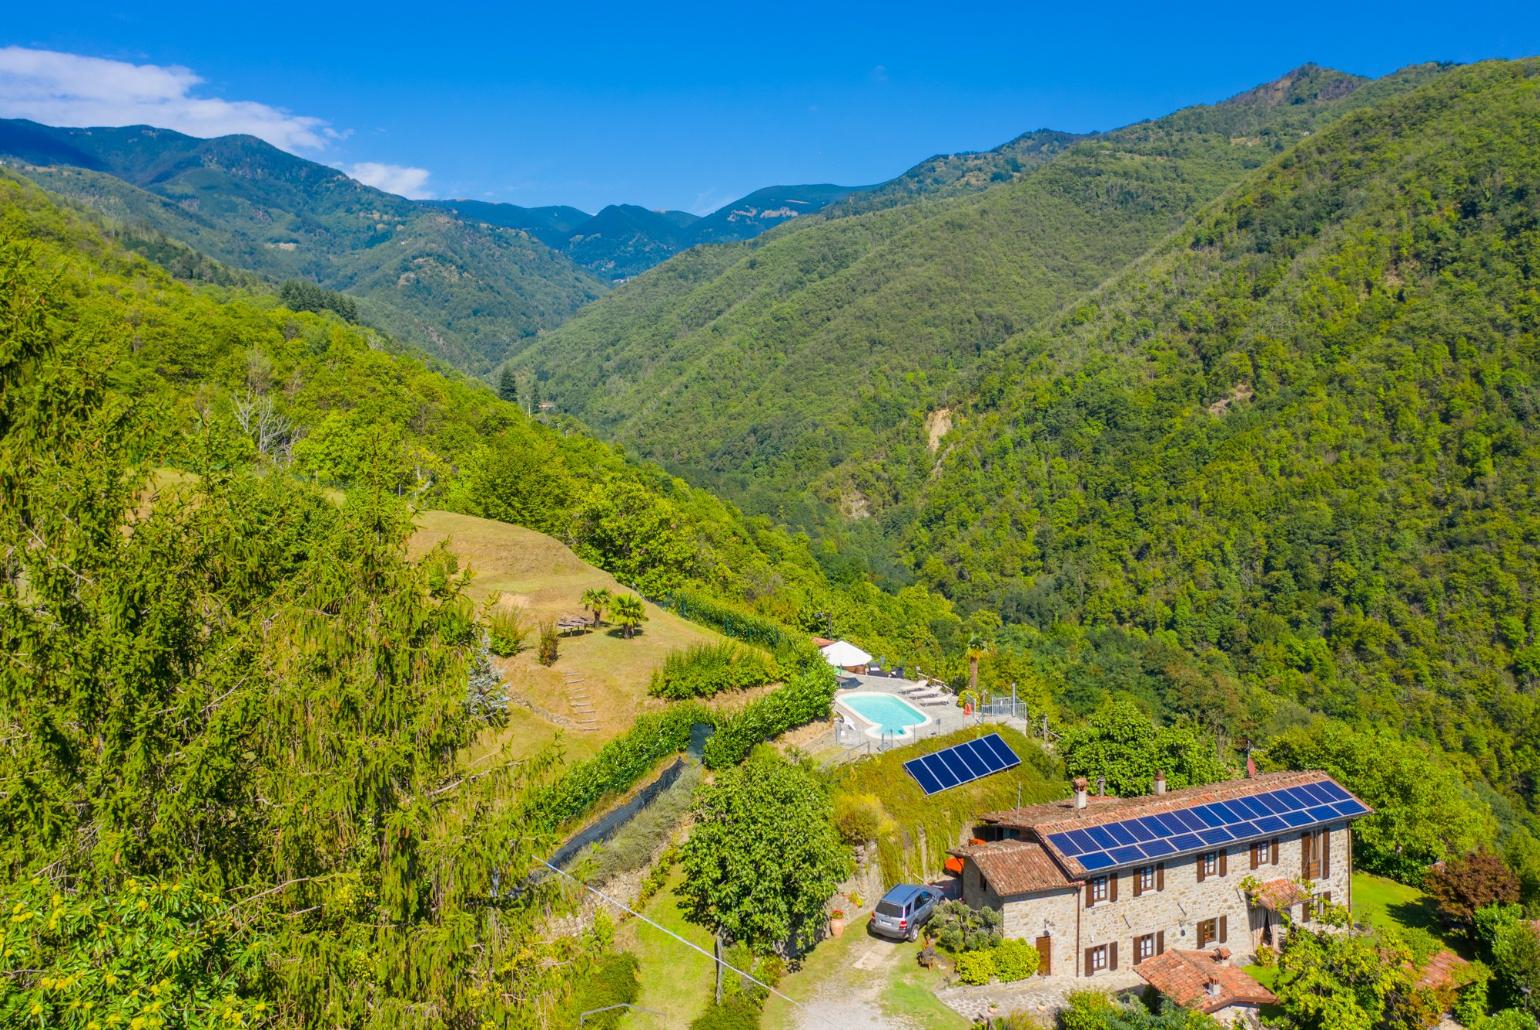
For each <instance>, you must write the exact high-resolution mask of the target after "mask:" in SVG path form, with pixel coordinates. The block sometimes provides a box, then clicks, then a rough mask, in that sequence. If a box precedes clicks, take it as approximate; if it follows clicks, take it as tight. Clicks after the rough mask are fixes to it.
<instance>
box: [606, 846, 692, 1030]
mask: <svg viewBox="0 0 1540 1030" xmlns="http://www.w3.org/2000/svg"><path fill="white" fill-rule="evenodd" d="M679 879H680V874H679V872H678V870H677V869H676V870H675V872H674V875H673V876H671V877H670V878H669V881H668V885H667V886H666V887H665V888H664V889H663V890H661V891H659V892H658V893H657V894H656V895H655V896H654V897H653V898H652V900H651V901H649V902H648V903H647V905H646V907H645V908H643V909H642V914H643V915H645V916H647V917H648V918H649V919H652V920H655V921H656V922H658V923H660V924H662V925H663V926H666V927H668V928H669V929H670V930H672V931H674V932H675V933H677V934H679V936H681V937H683V938H684V939H685V940H687V941H690V942H691V943H693V944H697V945H699V946H700V947H702V948H704V949H706V952H707V954H706V955H702V954H701V953H700V952H698V951H695V950H694V949H692V948H688V947H686V946H685V945H683V944H681V943H679V942H678V941H676V940H674V938H672V937H670V936H668V935H667V934H665V933H662V932H661V931H659V930H658V929H657V928H655V927H652V926H649V925H648V924H646V923H644V922H642V921H641V920H639V919H632V920H629V921H628V922H627V923H626V924H625V926H624V927H623V928H622V930H621V932H620V934H619V942H620V945H621V947H623V948H624V949H625V950H626V951H629V952H631V953H632V954H633V955H635V956H636V957H637V960H638V962H639V963H640V968H639V969H638V971H637V975H638V978H639V980H640V982H641V990H640V991H639V992H638V994H637V996H636V1002H635V1004H636V1005H638V1006H639V1007H640V1008H643V1009H653V1010H655V1011H656V1012H657V1013H661V1015H653V1014H649V1013H645V1012H637V1011H633V1012H632V1013H631V1014H630V1015H628V1016H626V1017H625V1018H624V1019H622V1020H621V1023H620V1025H621V1026H622V1027H626V1028H628V1030H643V1028H646V1030H652V1028H656V1030H670V1028H674V1027H684V1026H689V1025H690V1021H691V1020H693V1019H695V1017H696V1016H699V1015H700V1014H701V1013H702V1012H704V1011H705V1010H706V1006H707V1004H708V1003H709V1002H710V1001H711V995H712V992H713V991H714V990H715V988H716V979H715V976H714V973H713V965H712V961H711V959H710V958H709V957H708V956H709V955H710V952H711V935H710V934H709V933H707V932H706V931H705V930H702V929H701V928H700V927H698V926H696V925H695V924H694V923H687V922H685V919H684V916H683V915H681V914H680V912H679V904H678V901H677V899H676V898H675V897H674V888H675V887H676V886H677V885H678V883H679Z"/></svg>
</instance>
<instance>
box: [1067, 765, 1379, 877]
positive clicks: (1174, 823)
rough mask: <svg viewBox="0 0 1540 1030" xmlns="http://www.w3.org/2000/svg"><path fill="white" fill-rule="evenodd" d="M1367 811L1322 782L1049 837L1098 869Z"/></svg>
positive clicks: (1087, 865) (1088, 867) (1084, 863)
mask: <svg viewBox="0 0 1540 1030" xmlns="http://www.w3.org/2000/svg"><path fill="white" fill-rule="evenodd" d="M1368 811H1369V810H1368V808H1366V807H1364V805H1363V804H1361V803H1360V802H1358V801H1357V800H1356V799H1354V798H1353V796H1352V795H1351V794H1349V793H1348V792H1347V791H1345V790H1343V789H1342V788H1341V787H1339V786H1337V784H1335V783H1332V782H1330V781H1322V782H1320V783H1307V784H1301V785H1300V786H1297V787H1282V788H1279V789H1278V790H1272V791H1267V792H1265V793H1261V794H1253V795H1248V796H1246V797H1239V798H1231V799H1230V800H1228V801H1214V802H1210V803H1209V804H1206V805H1197V806H1194V807H1192V808H1178V809H1176V810H1174V811H1170V812H1162V813H1160V814H1158V815H1146V816H1139V817H1136V818H1133V819H1124V820H1121V821H1118V822H1110V823H1102V824H1100V825H1098V826H1089V827H1082V828H1080V829H1075V830H1066V831H1064V832H1061V833H1053V834H1049V836H1048V840H1049V843H1051V844H1053V846H1054V847H1056V848H1058V849H1059V850H1060V851H1061V852H1062V853H1063V854H1064V855H1065V856H1067V857H1070V858H1074V859H1075V860H1076V861H1078V862H1079V863H1080V864H1081V866H1082V867H1083V868H1085V869H1086V870H1088V871H1093V872H1094V871H1096V870H1100V869H1109V868H1111V867H1113V866H1120V865H1132V864H1135V863H1137V862H1139V861H1140V860H1141V859H1146V858H1162V857H1164V856H1167V855H1173V854H1177V853H1182V852H1192V851H1200V850H1204V849H1207V848H1212V847H1218V846H1220V845H1223V844H1228V843H1230V842H1231V841H1246V840H1254V839H1256V838H1258V837H1265V836H1268V835H1269V834H1274V833H1279V832H1281V831H1283V830H1285V829H1289V828H1294V829H1298V828H1301V827H1305V826H1314V825H1318V824H1320V823H1326V822H1331V821H1333V820H1335V819H1341V818H1344V817H1352V816H1359V815H1363V814H1365V813H1366V812H1368Z"/></svg>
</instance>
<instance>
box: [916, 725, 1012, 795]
mask: <svg viewBox="0 0 1540 1030" xmlns="http://www.w3.org/2000/svg"><path fill="white" fill-rule="evenodd" d="M1020 764H1021V759H1019V758H1017V757H1016V752H1014V751H1012V750H1011V748H1010V745H1008V744H1006V742H1005V741H1004V740H1002V739H1001V738H1000V734H998V733H991V734H988V735H987V736H983V737H979V738H977V739H976V740H970V741H968V742H967V743H964V744H957V745H955V746H954V747H948V748H942V749H941V750H940V751H933V752H931V753H930V754H928V755H923V756H921V757H920V758H911V759H910V760H909V761H907V762H905V763H904V771H905V772H907V773H908V774H909V775H910V776H913V777H914V779H915V782H916V783H918V784H919V785H920V789H921V790H923V791H924V792H925V793H926V794H935V793H938V792H939V791H943V790H948V789H950V788H952V787H959V786H961V785H963V784H964V783H972V782H973V781H974V780H977V779H981V778H982V777H985V776H988V775H990V774H991V773H997V772H1001V771H1003V770H1005V769H1010V768H1012V767H1013V766H1018V765H1020Z"/></svg>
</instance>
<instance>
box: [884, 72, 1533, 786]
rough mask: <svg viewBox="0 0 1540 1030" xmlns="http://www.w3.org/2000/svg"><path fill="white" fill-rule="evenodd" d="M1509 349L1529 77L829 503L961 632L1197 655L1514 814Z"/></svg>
mask: <svg viewBox="0 0 1540 1030" xmlns="http://www.w3.org/2000/svg"><path fill="white" fill-rule="evenodd" d="M1537 328H1540V62H1537V61H1523V62H1514V63H1495V62H1494V63H1489V64H1481V65H1475V66H1471V67H1465V68H1459V69H1453V70H1449V71H1446V72H1444V73H1443V74H1441V75H1438V76H1435V77H1433V78H1432V79H1431V80H1430V81H1427V82H1426V83H1425V84H1424V85H1422V86H1420V87H1419V88H1417V89H1416V90H1413V91H1410V92H1406V93H1403V94H1401V95H1397V96H1392V97H1388V98H1385V99H1382V100H1381V101H1379V102H1377V103H1375V104H1373V105H1372V106H1369V107H1367V108H1366V109H1364V110H1361V111H1358V112H1357V113H1355V114H1352V115H1350V116H1346V117H1343V118H1341V119H1340V120H1338V121H1336V122H1335V123H1333V124H1331V125H1329V126H1327V127H1325V128H1324V129H1322V130H1321V131H1319V132H1316V133H1314V134H1313V135H1311V136H1310V137H1308V138H1307V139H1305V140H1304V141H1303V142H1301V143H1300V144H1299V145H1297V146H1296V147H1295V148H1293V149H1291V150H1289V151H1287V152H1285V153H1284V154H1283V155H1282V156H1281V157H1279V158H1278V159H1276V160H1274V161H1272V162H1270V163H1269V164H1268V165H1267V166H1266V167H1265V168H1264V169H1262V170H1261V171H1259V172H1258V173H1256V174H1253V175H1250V176H1248V177H1246V178H1245V179H1244V180H1243V181H1241V182H1240V183H1239V184H1238V186H1237V187H1236V188H1235V189H1232V190H1231V191H1229V192H1228V193H1227V194H1226V195H1225V196H1224V197H1223V198H1222V199H1220V200H1219V201H1218V202H1217V203H1215V204H1212V205H1210V206H1208V207H1206V208H1204V209H1203V210H1202V211H1201V212H1199V213H1198V214H1197V216H1196V217H1195V218H1194V219H1192V220H1191V221H1190V222H1188V223H1187V224H1186V225H1184V226H1183V227H1182V229H1181V230H1180V231H1179V232H1178V233H1176V234H1174V235H1173V236H1171V237H1170V238H1169V239H1168V240H1167V241H1166V242H1165V243H1164V244H1163V245H1162V246H1161V247H1159V248H1157V250H1156V251H1155V252H1154V253H1153V254H1151V255H1149V256H1148V257H1147V258H1145V259H1144V260H1141V261H1140V262H1138V263H1137V264H1136V265H1135V266H1134V267H1132V268H1130V269H1129V270H1128V271H1126V272H1125V273H1123V274H1121V275H1120V276H1118V277H1117V278H1116V279H1115V280H1114V281H1112V282H1111V283H1110V284H1108V285H1107V286H1105V287H1104V288H1102V289H1100V290H1098V291H1095V292H1093V293H1091V294H1089V295H1087V296H1085V297H1083V298H1081V299H1080V300H1079V301H1078V302H1077V303H1075V304H1074V305H1073V306H1072V307H1071V308H1070V309H1068V310H1067V311H1065V312H1062V313H1061V314H1060V315H1059V316H1057V317H1055V318H1053V319H1051V320H1048V321H1045V322H1044V323H1042V324H1041V325H1040V326H1038V327H1035V328H1033V329H1030V330H1028V331H1026V332H1023V333H1019V334H1016V335H1014V336H1013V337H1011V338H1010V339H1009V340H1008V341H1006V343H1005V344H1004V345H1002V346H1001V347H999V348H997V349H996V350H995V351H994V353H992V354H991V355H989V356H988V357H987V358H986V360H985V361H984V362H983V365H982V368H981V369H980V371H979V372H978V373H977V374H975V375H972V376H970V377H969V379H968V383H967V390H966V393H965V397H966V399H965V400H963V401H962V402H961V403H959V404H958V405H957V410H955V411H954V413H953V420H954V425H953V428H952V430H951V432H950V433H949V434H948V435H947V436H946V438H945V441H944V443H943V444H942V447H941V449H940V452H939V453H938V454H934V455H932V454H930V453H928V452H926V451H925V450H924V449H923V448H922V447H911V448H910V451H909V452H908V454H907V455H906V458H907V463H906V464H905V463H900V462H896V461H894V460H892V459H891V458H890V459H889V460H887V461H884V462H882V463H877V462H873V463H871V464H869V465H867V466H864V467H863V469H862V471H861V473H860V476H861V478H860V479H859V481H860V482H861V483H862V485H863V486H864V487H865V489H866V490H867V491H868V492H869V493H870V494H871V495H872V496H877V497H882V498H884V499H885V500H884V502H883V503H881V504H880V505H879V506H877V510H876V511H875V512H874V517H875V518H876V519H877V520H880V521H881V523H882V524H883V526H884V528H885V529H886V531H887V532H889V533H891V534H892V535H893V536H894V537H895V538H896V539H897V540H899V541H900V546H901V549H902V552H903V557H904V559H905V561H906V562H907V563H908V565H909V567H910V568H912V569H913V570H915V571H916V572H917V573H918V574H919V576H920V580H921V582H922V583H924V584H926V585H929V586H933V587H935V588H938V589H940V590H942V591H943V592H945V593H947V594H948V595H950V596H951V597H953V598H954V599H955V600H957V601H958V602H959V603H960V605H961V606H962V607H963V608H965V609H971V608H973V607H975V606H985V607H988V608H990V609H992V610H995V611H997V612H999V613H1000V614H1001V615H1002V616H1003V617H1004V618H1005V619H1006V620H1007V621H1008V622H1018V623H1022V624H1026V625H1031V626H1036V627H1040V628H1042V629H1045V630H1050V631H1052V628H1053V627H1063V626H1078V627H1082V628H1085V629H1089V630H1091V631H1093V632H1094V631H1096V630H1098V629H1100V628H1103V627H1120V628H1121V629H1122V630H1124V631H1128V632H1132V633H1134V634H1135V635H1136V636H1139V637H1141V638H1145V639H1153V640H1156V641H1165V642H1167V643H1169V644H1171V645H1173V646H1175V647H1176V648H1178V649H1180V650H1181V651H1183V652H1185V653H1187V654H1197V655H1208V656H1210V658H1211V659H1212V660H1213V661H1215V662H1217V663H1218V664H1219V665H1221V666H1223V667H1225V668H1226V669H1227V675H1229V676H1232V677H1233V678H1234V682H1235V683H1236V685H1237V689H1249V690H1251V691H1252V693H1251V694H1250V697H1251V698H1252V703H1253V704H1255V705H1257V706H1258V709H1257V710H1267V709H1272V710H1274V711H1281V710H1285V709H1287V708H1289V707H1290V706H1298V707H1300V708H1314V709H1317V710H1322V711H1326V712H1329V713H1332V714H1334V715H1337V716H1340V717H1342V718H1344V719H1348V720H1351V721H1363V722H1367V723H1372V724H1375V725H1379V726H1388V727H1393V728H1395V729H1397V730H1399V731H1401V732H1404V733H1407V734H1409V735H1415V736H1421V737H1425V738H1428V739H1433V740H1437V741H1438V742H1440V743H1441V744H1442V745H1443V746H1444V747H1446V748H1448V749H1449V750H1450V751H1452V752H1454V753H1457V754H1462V755H1465V756H1468V759H1467V760H1468V761H1469V762H1470V763H1472V765H1474V766H1476V767H1479V769H1480V771H1481V773H1482V774H1483V775H1484V776H1485V777H1486V778H1487V779H1488V780H1489V782H1491V783H1493V784H1495V785H1498V786H1499V787H1501V789H1503V790H1504V791H1505V792H1506V793H1507V794H1508V795H1509V796H1510V797H1515V798H1521V799H1523V800H1524V801H1525V802H1526V803H1528V804H1529V805H1530V806H1531V807H1533V806H1534V805H1535V804H1536V802H1537V800H1540V799H1537V795H1536V791H1537V786H1540V692H1537V687H1540V594H1537V592H1536V588H1535V584H1536V582H1537V581H1540V550H1537V547H1536V540H1537V538H1540V503H1537V499H1536V491H1535V484H1536V482H1540V408H1537V393H1536V389H1537V383H1540V337H1537ZM1173 687H1174V683H1173ZM1178 693H1180V691H1179V690H1178ZM1229 704H1233V701H1231V700H1228V699H1223V698H1220V697H1218V696H1217V695H1209V696H1208V698H1207V699H1205V700H1199V699H1195V698H1193V697H1188V698H1187V699H1186V700H1185V701H1184V702H1182V703H1180V704H1179V705H1178V707H1180V708H1182V709H1184V710H1187V711H1189V712H1190V713H1191V714H1194V715H1196V716H1198V717H1200V718H1202V717H1206V716H1207V715H1209V714H1210V713H1211V711H1213V710H1215V708H1216V707H1217V708H1220V709H1222V707H1223V706H1225V705H1229Z"/></svg>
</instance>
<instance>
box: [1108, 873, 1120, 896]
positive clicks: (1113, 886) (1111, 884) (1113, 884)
mask: <svg viewBox="0 0 1540 1030" xmlns="http://www.w3.org/2000/svg"><path fill="white" fill-rule="evenodd" d="M1118 879H1119V877H1118V874H1117V873H1108V874H1107V900H1108V901H1116V900H1118Z"/></svg>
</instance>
